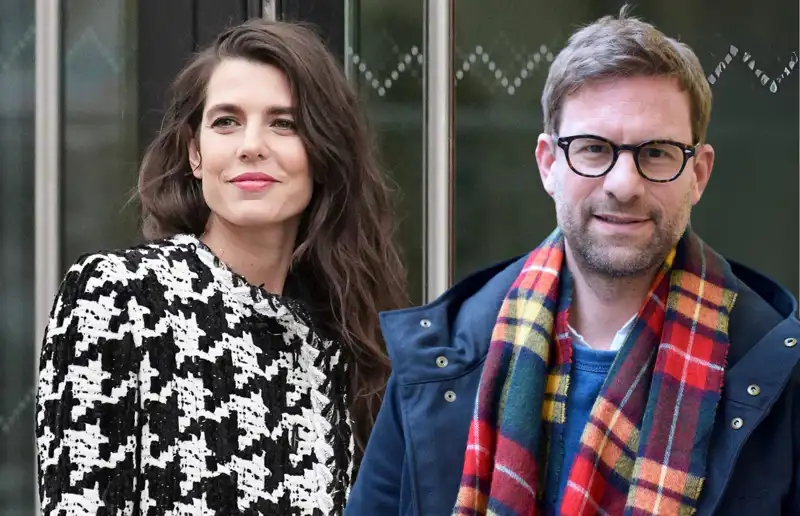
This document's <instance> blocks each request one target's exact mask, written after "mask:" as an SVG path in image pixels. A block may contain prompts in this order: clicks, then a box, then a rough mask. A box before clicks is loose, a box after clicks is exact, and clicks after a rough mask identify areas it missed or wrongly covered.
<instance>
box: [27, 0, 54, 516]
mask: <svg viewBox="0 0 800 516" xmlns="http://www.w3.org/2000/svg"><path fill="white" fill-rule="evenodd" d="M60 50H61V1H60V0H36V65H35V66H36V95H35V98H36V107H35V110H36V113H35V127H36V130H35V143H34V148H35V152H36V156H35V166H34V175H35V180H34V195H35V208H34V218H35V220H34V252H35V258H34V270H35V280H34V289H35V290H34V310H35V313H34V321H35V324H36V328H35V329H34V335H35V336H36V337H35V338H36V341H35V344H34V349H35V355H34V364H35V365H34V367H35V371H34V379H36V381H38V378H39V353H40V351H41V346H42V337H43V334H44V329H45V327H46V326H47V320H48V317H49V315H50V306H51V305H52V303H53V296H54V295H55V292H56V289H57V288H58V283H59V254H60V252H59V202H58V198H59V179H60V168H61V159H60V157H61V117H60V108H61V106H60V100H61V77H60V66H61V59H60V58H61V56H60ZM34 446H35V445H34ZM34 469H35V468H34ZM34 485H38V484H37V483H34ZM31 494H33V495H34V496H35V502H34V506H35V513H36V514H39V495H38V489H37V490H36V491H35V493H31Z"/></svg>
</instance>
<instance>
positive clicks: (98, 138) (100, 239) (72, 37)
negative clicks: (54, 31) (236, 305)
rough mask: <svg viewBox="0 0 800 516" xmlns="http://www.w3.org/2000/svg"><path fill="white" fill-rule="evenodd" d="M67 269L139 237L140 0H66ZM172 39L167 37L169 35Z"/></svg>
mask: <svg viewBox="0 0 800 516" xmlns="http://www.w3.org/2000/svg"><path fill="white" fill-rule="evenodd" d="M63 10H64V12H63V15H62V16H63V27H64V37H63V44H62V48H63V49H64V54H63V60H64V68H63V69H64V73H63V77H64V105H63V120H64V128H63V138H64V143H63V156H64V158H63V177H62V180H61V181H62V185H63V192H62V225H61V227H62V235H63V237H62V238H63V240H62V269H64V270H66V268H67V267H68V266H69V265H70V264H71V263H72V262H74V261H75V260H76V259H77V257H78V256H80V255H81V254H83V253H87V252H91V251H95V250H97V249H106V248H116V247H123V246H127V245H129V244H131V243H133V242H134V241H136V239H137V235H138V224H137V216H138V210H137V206H136V204H135V203H129V202H128V201H129V200H130V199H131V195H132V193H133V191H134V187H135V185H136V177H137V159H138V146H137V143H138V142H137V137H136V133H137V105H136V84H137V82H136V81H137V73H136V59H135V52H136V25H135V23H136V2H135V1H132V0H125V1H115V2H97V1H93V0H70V1H69V2H64V3H63ZM165 44H166V43H165Z"/></svg>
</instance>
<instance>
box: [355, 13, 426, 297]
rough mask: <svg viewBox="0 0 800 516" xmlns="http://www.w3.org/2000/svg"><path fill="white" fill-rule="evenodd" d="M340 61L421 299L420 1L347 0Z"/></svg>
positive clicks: (412, 282) (414, 291)
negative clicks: (393, 205)
mask: <svg viewBox="0 0 800 516" xmlns="http://www.w3.org/2000/svg"><path fill="white" fill-rule="evenodd" d="M347 4H349V5H348V11H349V12H348V16H349V19H350V20H351V24H350V27H349V34H348V38H349V39H350V42H349V44H348V45H347V47H346V48H345V64H346V66H347V67H348V69H349V71H350V73H351V78H352V80H353V81H354V82H355V84H356V85H357V86H358V88H359V94H360V97H361V99H362V101H363V104H364V105H365V107H366V111H367V116H368V118H369V121H370V124H371V126H372V128H373V130H374V131H375V132H376V133H377V137H378V144H379V148H380V151H381V156H382V158H383V164H384V165H385V167H386V169H387V170H388V172H389V173H390V174H391V175H392V177H393V179H394V181H395V183H396V184H397V188H398V190H399V193H400V194H401V202H400V206H399V207H398V216H399V217H401V226H400V233H399V235H398V237H399V241H400V243H401V245H402V248H403V253H404V259H405V262H406V267H407V269H408V280H409V290H410V294H411V296H412V301H413V302H415V303H419V302H420V301H421V300H422V281H423V275H422V274H423V271H422V263H423V262H422V259H423V242H424V234H423V231H422V230H423V227H422V215H423V197H422V187H423V177H424V176H423V173H422V172H423V157H422V144H423V133H422V131H423V122H424V120H423V113H422V91H423V84H422V72H423V68H422V67H423V56H422V44H421V43H422V34H423V30H422V20H423V15H424V12H423V2H402V1H397V0H386V1H382V2H359V1H357V0H352V1H350V2H347Z"/></svg>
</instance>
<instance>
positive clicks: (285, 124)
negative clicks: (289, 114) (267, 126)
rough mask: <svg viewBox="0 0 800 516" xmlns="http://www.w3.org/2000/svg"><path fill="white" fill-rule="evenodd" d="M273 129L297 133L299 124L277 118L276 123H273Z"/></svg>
mask: <svg viewBox="0 0 800 516" xmlns="http://www.w3.org/2000/svg"><path fill="white" fill-rule="evenodd" d="M272 127H275V128H276V129H281V130H283V131H296V130H297V124H295V123H294V120H289V119H288V118H277V119H275V121H273V122H272Z"/></svg>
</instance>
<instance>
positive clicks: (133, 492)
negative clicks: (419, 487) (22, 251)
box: [36, 235, 353, 516]
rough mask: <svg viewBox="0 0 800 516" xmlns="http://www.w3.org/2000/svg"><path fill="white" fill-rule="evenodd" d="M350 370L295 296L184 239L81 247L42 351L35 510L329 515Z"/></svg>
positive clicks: (341, 496) (339, 469) (347, 442)
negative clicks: (276, 291) (278, 292)
mask: <svg viewBox="0 0 800 516" xmlns="http://www.w3.org/2000/svg"><path fill="white" fill-rule="evenodd" d="M346 375H347V372H346V361H345V360H344V359H343V358H342V354H341V350H340V349H339V348H338V346H336V344H335V343H334V342H332V341H330V340H326V339H324V338H323V337H321V336H320V335H319V334H318V333H317V332H316V331H315V330H314V327H313V324H311V322H310V319H309V317H308V314H307V313H306V312H305V311H304V310H303V309H302V307H301V306H300V305H299V304H298V303H296V302H294V301H292V300H290V299H289V298H285V297H280V296H275V295H271V294H269V293H266V292H265V291H264V290H263V289H261V288H258V287H255V286H252V285H250V284H248V283H247V282H246V281H245V280H244V279H243V278H241V277H239V276H237V275H236V274H235V273H232V272H231V271H230V270H229V269H228V268H227V267H226V266H225V265H224V264H223V263H221V262H220V261H219V260H218V259H217V258H216V257H215V256H214V255H213V254H212V253H211V251H210V250H209V249H208V248H206V247H205V246H204V245H203V244H202V243H201V242H200V241H199V240H198V239H197V238H195V237H194V236H189V235H179V236H176V237H173V238H170V239H165V240H161V241H158V242H154V243H150V244H146V245H142V246H138V247H134V248H131V249H126V250H123V251H116V252H106V253H98V254H92V255H87V256H85V257H83V258H81V259H80V260H79V261H78V262H76V263H75V265H73V266H72V267H71V268H70V269H69V271H68V272H67V274H66V276H65V278H64V280H63V282H62V284H61V287H60V290H59V292H58V295H57V297H56V300H55V303H54V305H53V309H52V312H51V315H50V321H49V324H48V327H47V330H46V334H45V339H44V342H43V347H42V353H41V362H40V377H39V390H38V395H37V408H36V439H37V447H38V473H39V493H40V500H41V506H42V513H43V514H59V515H73V514H81V515H85V514H98V515H99V514H103V515H110V514H119V515H123V514H124V515H132V514H145V515H162V514H164V515H167V514H169V515H184V514H186V515H188V514H191V515H204V514H215V515H238V514H266V515H313V516H328V515H340V514H341V513H342V512H343V510H344V504H345V501H346V498H347V495H348V492H349V487H350V478H351V475H352V456H353V439H352V430H351V427H350V418H349V415H348V413H347V408H346V390H347V389H346V387H345V385H346Z"/></svg>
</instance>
